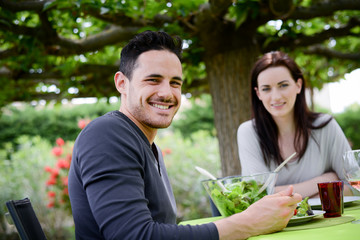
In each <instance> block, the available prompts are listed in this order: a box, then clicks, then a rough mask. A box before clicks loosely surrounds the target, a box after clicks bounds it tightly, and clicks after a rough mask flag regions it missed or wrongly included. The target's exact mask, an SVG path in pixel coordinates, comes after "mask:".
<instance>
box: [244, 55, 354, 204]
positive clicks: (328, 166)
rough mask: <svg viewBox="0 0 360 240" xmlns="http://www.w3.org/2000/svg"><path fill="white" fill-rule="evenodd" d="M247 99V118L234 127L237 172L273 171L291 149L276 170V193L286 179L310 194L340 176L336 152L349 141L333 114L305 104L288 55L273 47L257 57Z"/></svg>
mask: <svg viewBox="0 0 360 240" xmlns="http://www.w3.org/2000/svg"><path fill="white" fill-rule="evenodd" d="M251 100H252V113H253V119H252V120H250V121H247V122H244V123H242V124H241V125H240V127H239V129H238V132H237V140H238V147H239V157H240V162H241V166H242V175H250V174H255V173H260V172H268V171H273V170H274V169H275V168H276V167H277V166H278V165H279V164H280V163H281V162H282V161H284V159H286V158H287V157H289V156H290V155H291V154H292V153H294V152H296V153H297V154H296V155H295V157H294V158H293V159H292V160H291V161H290V162H289V163H287V165H286V167H284V168H283V169H282V170H281V171H280V172H279V176H278V179H277V183H276V185H277V187H276V190H275V191H276V192H278V191H280V190H282V189H285V188H286V187H287V186H288V185H290V184H292V185H294V191H295V192H297V193H300V194H301V195H302V196H303V197H307V196H309V197H312V196H316V195H317V194H318V188H317V183H318V182H326V181H336V180H339V179H343V178H344V176H343V172H342V155H343V154H344V152H345V151H348V150H351V148H350V145H349V143H348V141H347V139H346V137H345V135H344V133H343V131H342V130H341V128H340V126H339V125H338V123H337V122H336V121H335V119H333V118H332V117H331V116H330V115H327V114H321V113H315V112H312V111H310V110H309V108H308V107H307V104H306V99H305V80H304V76H303V74H302V72H301V70H300V68H299V67H298V65H297V64H296V63H295V61H294V60H293V59H291V58H290V57H289V56H287V55H286V54H285V53H282V52H279V51H276V52H270V53H267V54H265V55H264V56H263V57H262V58H260V59H259V60H258V61H257V62H256V63H255V66H254V67H253V70H252V73H251ZM346 191H347V192H348V191H349V190H348V189H346ZM348 194H350V193H348Z"/></svg>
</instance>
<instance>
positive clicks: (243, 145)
mask: <svg viewBox="0 0 360 240" xmlns="http://www.w3.org/2000/svg"><path fill="white" fill-rule="evenodd" d="M237 143H238V150H239V158H240V164H241V175H243V176H246V175H251V174H256V173H263V172H269V171H270V169H269V168H268V167H267V166H266V164H265V161H264V158H263V156H262V151H261V148H260V144H259V141H258V137H257V134H256V132H255V129H254V127H253V125H252V121H251V120H250V121H246V122H244V123H242V124H241V125H240V126H239V128H238V131H237Z"/></svg>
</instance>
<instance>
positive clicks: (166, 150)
mask: <svg viewBox="0 0 360 240" xmlns="http://www.w3.org/2000/svg"><path fill="white" fill-rule="evenodd" d="M164 152H165V153H166V154H171V153H172V151H171V149H170V148H166V149H165V150H164Z"/></svg>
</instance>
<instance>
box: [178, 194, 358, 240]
mask: <svg viewBox="0 0 360 240" xmlns="http://www.w3.org/2000/svg"><path fill="white" fill-rule="evenodd" d="M219 218H221V217H213V218H207V219H206V220H205V221H204V222H202V221H201V219H197V220H192V221H184V222H181V223H180V224H199V223H205V222H211V221H215V220H217V219H219ZM341 218H342V219H341ZM352 219H356V220H360V201H356V202H353V203H351V204H350V205H349V206H348V207H345V209H344V214H343V215H342V216H341V217H340V218H338V219H337V221H340V220H344V221H347V222H346V223H341V224H337V225H332V226H328V225H331V224H332V221H335V218H332V219H331V218H327V219H326V218H323V216H318V217H316V218H314V219H313V220H312V221H309V222H307V223H303V224H301V225H297V226H296V228H294V227H295V226H289V227H286V228H284V229H283V230H282V231H280V232H276V233H271V234H266V235H260V236H255V237H251V238H249V240H313V239H326V240H339V239H340V240H356V239H360V223H359V224H354V223H352V221H351V220H352ZM315 220H316V221H317V222H319V223H323V224H322V227H316V228H311V224H313V225H314V224H316V223H315V222H316V221H315ZM314 221H315V222H314ZM301 228H302V229H301ZM305 228H308V229H305Z"/></svg>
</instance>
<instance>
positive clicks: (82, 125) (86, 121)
mask: <svg viewBox="0 0 360 240" xmlns="http://www.w3.org/2000/svg"><path fill="white" fill-rule="evenodd" d="M90 121H91V120H89V119H80V120H79V121H78V127H79V128H80V129H84V128H85V127H86V125H88V124H89V122H90Z"/></svg>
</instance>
